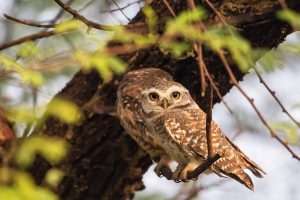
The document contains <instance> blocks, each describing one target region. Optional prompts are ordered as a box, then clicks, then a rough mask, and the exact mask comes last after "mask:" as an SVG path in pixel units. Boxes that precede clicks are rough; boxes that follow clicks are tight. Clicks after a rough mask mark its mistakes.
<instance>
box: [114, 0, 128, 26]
mask: <svg viewBox="0 0 300 200" xmlns="http://www.w3.org/2000/svg"><path fill="white" fill-rule="evenodd" d="M112 1H113V2H114V4H115V5H116V7H117V8H118V9H119V10H120V12H121V13H122V14H123V16H124V17H125V18H126V19H127V20H128V21H129V22H130V18H129V17H127V15H126V14H125V13H124V11H123V10H122V9H121V8H120V6H119V5H118V3H117V2H116V1H115V0H112Z"/></svg>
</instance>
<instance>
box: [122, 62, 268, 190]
mask: <svg viewBox="0 0 300 200" xmlns="http://www.w3.org/2000/svg"><path fill="white" fill-rule="evenodd" d="M117 113H118V116H119V118H120V122H121V125H122V126H123V127H124V129H125V131H126V132H127V133H128V134H129V135H130V136H131V137H132V138H133V139H134V140H135V141H136V142H137V143H138V144H139V145H140V146H141V148H143V149H144V150H145V151H146V152H147V153H149V154H150V156H151V158H152V159H153V160H156V161H158V164H157V166H156V167H155V172H156V173H157V174H158V175H161V169H162V168H163V167H166V168H168V169H170V163H171V162H173V161H175V162H176V163H177V164H178V166H177V168H176V170H175V171H174V172H172V179H173V180H174V181H183V182H186V181H188V173H189V172H191V171H193V170H194V169H196V168H197V167H198V166H199V165H200V164H202V163H203V162H204V161H205V160H206V159H207V157H208V149H207V141H206V114H205V112H203V111H202V110H201V109H200V108H199V106H198V105H197V104H196V103H195V101H194V100H193V99H192V97H191V95H190V93H189V91H188V90H187V89H186V88H185V87H184V86H183V85H181V84H180V83H177V82H175V81H173V80H172V77H171V75H170V74H168V73H167V72H165V71H162V70H160V69H156V68H146V69H140V70H135V71H131V72H129V73H127V74H126V75H125V76H124V78H123V79H122V80H121V82H120V84H119V87H118V92H117ZM211 136H212V148H213V152H214V154H219V155H220V156H221V157H220V158H219V159H218V160H217V161H216V162H215V163H214V164H213V165H212V166H211V167H210V168H209V169H208V170H207V172H213V173H215V174H217V175H219V176H224V175H225V176H228V177H231V178H233V179H235V180H237V181H238V182H240V183H242V184H244V185H245V186H246V187H248V188H249V189H251V190H253V183H252V180H251V178H250V177H249V175H248V174H247V173H246V172H245V171H244V170H245V169H248V170H250V171H251V172H252V173H253V174H254V175H255V176H257V177H262V173H264V171H263V170H262V169H261V168H260V167H259V166H258V165H257V164H256V163H255V162H253V161H252V160H250V159H249V158H248V157H247V156H246V155H245V154H244V153H243V152H242V151H241V150H240V149H239V148H238V147H237V146H236V145H235V144H234V143H233V142H232V141H230V139H228V138H227V137H226V136H225V135H224V134H223V133H222V130H221V129H220V128H219V127H218V125H217V124H216V123H215V122H213V121H212V122H211ZM156 158H160V159H159V160H158V159H156Z"/></svg>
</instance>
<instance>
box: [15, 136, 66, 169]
mask: <svg viewBox="0 0 300 200" xmlns="http://www.w3.org/2000/svg"><path fill="white" fill-rule="evenodd" d="M67 150H68V144H67V143H66V141H65V140H63V139H61V138H54V137H42V136H33V137H29V138H25V139H24V140H23V141H22V143H21V145H20V147H19V149H18V151H17V154H16V162H17V164H18V165H19V166H21V167H28V166H30V165H31V164H32V163H33V161H34V160H35V157H36V155H37V154H39V155H41V156H43V157H44V158H45V159H46V160H47V161H48V162H50V163H53V164H55V163H58V162H59V161H61V160H62V159H63V158H64V157H65V156H66V154H67Z"/></svg>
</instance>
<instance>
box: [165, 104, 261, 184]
mask: <svg viewBox="0 0 300 200" xmlns="http://www.w3.org/2000/svg"><path fill="white" fill-rule="evenodd" d="M205 120H206V114H205V113H204V112H203V111H202V110H200V109H186V110H181V111H172V112H169V113H167V114H166V116H165V123H164V125H165V129H166V132H167V133H168V134H169V135H170V136H171V137H172V138H173V139H174V140H175V141H176V143H178V144H179V145H180V146H181V147H182V149H183V150H185V151H186V153H189V154H194V155H196V156H200V158H202V159H205V158H207V154H208V151H207V142H206V121H205ZM211 137H212V147H213V150H214V153H218V154H219V155H221V158H220V159H219V160H217V161H216V162H215V164H214V165H213V169H214V172H216V173H218V172H220V173H222V174H225V175H227V176H230V177H231V178H234V179H235V180H237V181H239V182H240V183H242V184H244V185H245V186H247V187H248V188H250V189H253V184H252V181H251V179H250V177H249V176H248V174H246V173H245V172H244V169H249V170H250V171H251V172H252V173H253V174H254V175H255V176H257V177H262V175H261V173H264V171H263V170H262V169H261V168H260V167H259V166H258V165H257V164H256V163H254V162H253V161H251V160H250V159H249V158H248V157H247V156H246V155H245V154H244V153H243V152H242V151H241V150H240V149H239V148H238V147H237V146H236V145H235V144H233V143H232V142H231V141H230V140H229V139H228V138H227V137H226V136H225V135H223V133H222V131H221V129H220V128H219V127H218V126H217V124H216V123H214V122H212V128H211Z"/></svg>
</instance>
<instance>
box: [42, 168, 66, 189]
mask: <svg viewBox="0 0 300 200" xmlns="http://www.w3.org/2000/svg"><path fill="white" fill-rule="evenodd" d="M63 176H64V173H63V172H62V171H61V170H59V169H55V168H52V169H50V170H48V172H47V174H46V177H45V181H46V183H47V184H49V185H50V186H51V187H57V186H58V184H59V183H60V181H61V179H62V178H63Z"/></svg>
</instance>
